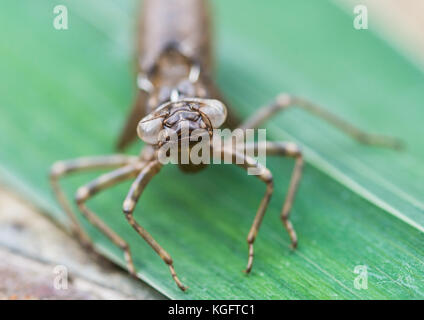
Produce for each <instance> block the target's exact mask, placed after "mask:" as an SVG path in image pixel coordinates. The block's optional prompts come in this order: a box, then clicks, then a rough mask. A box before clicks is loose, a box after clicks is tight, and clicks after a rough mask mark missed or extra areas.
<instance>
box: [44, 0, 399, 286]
mask: <svg viewBox="0 0 424 320" xmlns="http://www.w3.org/2000/svg"><path fill="white" fill-rule="evenodd" d="M140 30H141V31H140V35H139V40H140V41H139V60H138V66H139V70H138V76H137V84H138V92H137V99H136V102H135V104H134V107H133V109H132V112H131V113H130V116H129V118H128V120H127V123H126V126H125V128H124V130H123V133H122V135H121V137H120V139H119V142H118V148H119V149H123V148H124V147H125V146H127V145H128V144H129V143H130V142H131V141H132V140H133V138H135V137H136V135H137V133H138V136H139V138H141V139H142V140H143V141H144V142H145V143H146V144H145V146H144V147H143V149H142V151H141V153H140V155H139V156H129V155H123V154H122V155H109V156H98V157H87V158H81V159H75V160H69V161H59V162H57V163H55V164H54V165H53V167H52V170H51V183H52V186H53V190H54V191H55V193H56V196H57V198H58V200H59V201H60V203H61V204H62V206H63V207H64V209H65V211H66V213H67V214H68V215H69V217H70V218H71V220H72V221H73V226H74V231H75V233H76V234H77V235H78V236H79V237H80V239H81V240H82V241H84V242H89V239H88V237H87V236H86V234H85V233H84V231H83V230H82V228H81V227H80V226H79V224H78V222H77V219H76V218H75V215H74V213H73V212H72V210H71V208H70V206H69V204H68V202H67V201H66V199H65V195H64V193H63V191H62V190H61V188H60V186H59V183H58V180H59V178H60V177H62V176H64V175H67V174H69V173H73V172H78V171H82V170H87V169H98V168H116V169H115V170H114V171H111V172H110V173H106V174H103V175H101V176H100V177H98V178H97V179H95V180H93V181H92V182H90V183H88V184H86V185H85V186H82V187H80V188H79V189H78V191H77V193H76V196H75V200H76V203H77V205H78V207H79V209H80V210H81V212H82V213H83V214H84V216H85V217H86V218H87V219H88V220H89V221H90V222H91V223H92V224H93V225H94V226H96V227H97V228H98V229H99V230H101V231H102V232H103V233H104V234H105V235H106V236H108V237H109V238H110V239H111V240H112V241H113V242H114V243H115V244H116V245H117V246H119V247H120V248H122V250H123V251H124V254H125V259H126V261H127V265H128V269H129V271H130V272H131V273H132V274H135V269H134V265H133V262H132V257H131V252H130V247H129V246H128V244H127V243H126V242H125V241H124V240H123V239H122V238H121V237H120V236H119V235H118V234H116V233H115V232H114V231H113V230H112V229H111V228H110V227H109V226H107V225H106V224H105V223H104V222H103V221H102V220H101V219H100V218H99V217H98V216H97V215H96V213H94V212H93V211H91V210H90V209H89V208H88V207H87V206H86V201H87V200H88V199H90V198H91V197H93V196H94V195H96V194H97V193H99V192H100V191H102V190H104V189H105V188H108V187H110V186H112V185H114V184H117V183H119V182H122V181H124V180H127V179H134V182H133V184H132V186H131V188H130V190H129V192H128V195H127V196H126V198H125V200H124V202H123V212H124V215H125V217H126V219H127V220H128V222H129V223H130V224H131V226H132V227H133V228H134V229H135V230H136V231H137V233H138V234H139V235H140V236H141V237H142V238H143V239H144V240H145V241H146V242H147V243H148V244H149V245H150V246H151V247H152V248H153V250H155V251H156V252H157V254H158V255H159V256H160V257H161V258H162V259H163V261H164V262H165V263H166V264H167V265H168V266H169V269H170V272H171V275H172V277H173V278H174V280H175V282H176V284H177V285H178V287H179V288H180V289H182V290H185V288H186V287H185V286H183V284H182V283H181V282H180V280H179V279H178V277H177V275H176V273H175V270H174V266H173V260H172V258H171V256H170V255H169V254H168V253H167V252H166V251H165V250H164V249H163V248H162V247H161V246H160V244H159V243H157V242H156V240H155V239H154V238H153V237H152V236H151V235H150V234H149V233H148V232H147V230H145V229H144V228H143V227H142V226H141V225H140V224H139V223H138V222H137V221H136V220H135V219H134V216H133V212H134V209H135V206H136V203H137V201H138V200H139V198H140V196H141V194H142V192H143V190H144V188H145V187H146V185H147V184H148V183H149V182H150V180H151V179H152V178H153V177H154V176H155V175H156V174H157V173H158V172H159V170H160V169H161V167H162V166H163V165H162V163H161V162H160V161H159V160H158V149H159V148H160V147H161V146H163V145H165V144H166V143H168V140H167V135H166V134H163V133H161V132H164V131H165V132H170V131H171V132H173V133H175V134H176V135H177V136H178V135H179V134H180V132H181V128H182V124H183V123H185V124H186V125H187V126H188V128H189V130H195V129H204V130H206V131H207V132H208V133H209V134H210V135H212V131H213V129H214V128H219V127H221V126H222V125H224V126H225V127H229V128H235V127H238V128H241V129H249V128H252V129H253V128H258V127H259V126H260V125H262V124H263V123H264V122H265V120H267V119H268V118H270V117H271V116H273V115H274V114H275V113H277V112H280V111H283V110H286V109H288V108H289V107H291V106H297V107H300V108H302V109H304V110H306V111H309V112H311V113H313V114H315V115H317V116H319V117H321V118H323V119H325V120H326V121H328V122H329V123H331V124H333V125H335V126H336V127H338V128H339V129H341V130H342V131H344V132H345V133H347V134H349V135H350V136H352V137H353V138H355V139H357V140H358V141H359V142H362V143H366V144H374V145H381V146H386V147H397V146H399V144H398V142H397V141H395V140H393V139H390V138H386V137H382V136H375V135H369V134H367V133H364V132H362V131H360V130H358V129H356V128H355V127H353V126H352V125H350V124H349V123H347V122H345V121H343V120H341V119H340V118H338V117H336V116H335V115H333V114H331V113H329V112H328V111H325V110H324V109H322V108H320V107H318V106H316V105H315V104H312V103H310V102H308V101H305V100H303V99H300V98H296V97H292V96H290V95H287V94H281V95H279V96H278V97H277V98H276V99H275V101H273V102H272V103H271V104H270V105H268V106H265V107H263V108H261V109H259V110H258V112H257V113H255V114H254V115H253V116H252V117H251V118H249V119H247V120H246V121H245V122H243V123H242V124H240V125H237V123H238V122H237V120H236V118H235V117H234V116H233V114H232V110H231V109H227V107H226V106H225V105H224V103H223V102H222V97H221V96H220V94H219V92H218V90H217V89H216V87H215V85H214V84H213V81H212V80H211V44H210V26H209V14H208V10H207V3H206V1H201V0H145V1H144V6H143V19H142V20H141V25H140ZM246 148H256V149H257V148H264V149H265V150H266V153H267V154H268V155H279V156H286V157H291V158H293V159H294V160H295V165H294V169H293V174H292V177H291V181H290V184H289V188H288V191H287V196H286V199H285V201H284V204H283V207H282V210H281V220H282V222H283V225H284V227H285V228H286V229H287V232H288V234H289V236H290V239H291V243H292V247H293V248H295V247H296V246H297V236H296V232H295V230H294V228H293V226H292V224H291V223H290V220H289V214H290V209H291V207H292V203H293V200H294V197H295V193H296V190H297V186H298V183H299V181H300V178H301V172H302V166H303V158H302V153H301V151H300V148H299V147H298V146H297V145H296V144H294V143H291V142H266V143H265V144H261V145H254V146H248V147H246ZM246 148H245V149H246ZM233 149H234V150H233ZM233 149H231V148H230V149H228V148H222V149H220V150H215V151H217V153H218V155H220V156H221V157H224V156H230V157H236V156H237V157H240V158H242V160H243V161H242V162H241V163H239V164H237V165H238V166H240V167H242V168H244V169H246V170H247V169H249V168H259V169H261V170H260V174H259V175H257V176H256V177H257V178H259V179H260V180H261V181H263V182H264V183H265V184H266V191H265V195H264V197H263V199H262V201H261V203H260V205H259V209H258V211H257V213H256V216H255V218H254V220H253V224H252V227H251V229H250V231H249V234H248V236H247V242H248V251H249V256H248V262H247V267H246V270H245V271H246V272H247V273H248V272H250V270H251V268H252V263H253V243H254V241H255V238H256V235H257V233H258V230H259V227H260V225H261V222H262V219H263V217H264V214H265V211H266V208H267V206H268V203H269V200H270V198H271V195H272V193H273V189H274V185H273V178H272V174H271V172H270V171H269V170H268V169H267V168H265V167H262V166H261V165H260V164H259V163H257V162H256V161H255V160H254V159H252V158H251V157H249V156H248V155H246V154H244V152H243V150H242V151H240V150H239V149H235V148H233ZM180 151H184V150H180ZM180 167H181V169H182V170H184V171H197V170H199V169H201V168H202V167H203V166H201V165H194V164H192V163H189V164H185V165H180Z"/></svg>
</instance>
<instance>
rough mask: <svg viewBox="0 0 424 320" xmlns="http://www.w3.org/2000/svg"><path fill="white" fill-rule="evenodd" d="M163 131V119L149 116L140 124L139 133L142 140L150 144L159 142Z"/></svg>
mask: <svg viewBox="0 0 424 320" xmlns="http://www.w3.org/2000/svg"><path fill="white" fill-rule="evenodd" d="M162 129H163V118H162V117H156V118H154V117H153V116H152V115H148V116H146V117H144V118H143V119H141V121H140V122H139V123H138V127H137V133H138V136H139V137H140V139H141V140H143V141H144V142H146V143H148V144H153V145H155V144H157V143H158V142H159V133H160V132H161V130H162Z"/></svg>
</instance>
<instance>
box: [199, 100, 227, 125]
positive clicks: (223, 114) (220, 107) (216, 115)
mask: <svg viewBox="0 0 424 320" xmlns="http://www.w3.org/2000/svg"><path fill="white" fill-rule="evenodd" d="M202 103H203V104H204V106H202V107H200V108H199V110H200V111H201V112H202V113H204V114H205V115H206V116H207V117H208V119H209V121H210V122H211V124H212V127H214V128H219V127H220V126H221V125H222V124H223V123H224V122H225V119H226V118H227V108H226V107H225V105H224V104H223V103H222V102H221V101H218V100H215V99H202Z"/></svg>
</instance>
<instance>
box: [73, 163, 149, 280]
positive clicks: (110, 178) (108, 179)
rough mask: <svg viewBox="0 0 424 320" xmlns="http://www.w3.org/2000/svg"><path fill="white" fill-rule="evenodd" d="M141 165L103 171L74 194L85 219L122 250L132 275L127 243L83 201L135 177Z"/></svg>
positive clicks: (131, 263)
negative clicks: (107, 171)
mask: <svg viewBox="0 0 424 320" xmlns="http://www.w3.org/2000/svg"><path fill="white" fill-rule="evenodd" d="M142 166H143V163H141V162H139V163H137V164H129V165H126V166H124V167H121V168H119V169H116V170H114V171H112V172H109V173H105V174H103V175H101V176H100V177H98V178H96V179H94V180H93V181H91V182H89V183H88V184H86V185H84V186H82V187H80V188H79V189H78V190H77V192H76V194H75V201H76V203H77V205H78V207H79V209H80V210H81V212H82V213H83V214H84V216H85V217H86V218H87V220H88V221H89V222H90V223H92V224H93V225H94V226H95V227H97V228H98V229H99V230H100V231H101V232H102V233H103V234H104V235H106V236H107V237H108V238H109V239H110V240H111V241H112V242H113V243H114V244H115V245H117V246H118V247H119V248H121V249H122V250H123V251H124V255H125V260H126V262H127V266H128V271H129V272H130V273H131V274H132V275H135V274H136V273H135V268H134V264H133V261H132V257H131V252H130V248H129V245H128V244H127V243H126V242H125V241H124V240H123V239H122V238H121V237H120V236H119V235H118V234H116V233H115V232H114V231H113V230H112V229H110V228H109V227H108V226H107V225H106V224H105V223H104V222H103V221H102V220H101V219H100V218H99V217H98V216H97V215H96V214H95V213H94V212H93V211H91V210H90V209H89V208H88V207H87V206H86V204H85V202H86V201H87V200H88V199H90V198H91V197H93V196H94V195H96V194H97V193H99V192H100V191H102V190H104V189H106V188H108V187H111V186H113V185H115V184H117V183H119V182H122V181H124V180H127V179H129V178H132V177H136V176H137V174H138V173H139V172H140V170H141V169H142Z"/></svg>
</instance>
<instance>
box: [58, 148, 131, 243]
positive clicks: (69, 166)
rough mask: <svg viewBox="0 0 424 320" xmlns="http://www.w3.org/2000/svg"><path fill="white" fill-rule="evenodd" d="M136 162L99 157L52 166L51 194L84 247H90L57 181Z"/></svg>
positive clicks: (63, 162)
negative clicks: (72, 175)
mask: <svg viewBox="0 0 424 320" xmlns="http://www.w3.org/2000/svg"><path fill="white" fill-rule="evenodd" d="M136 161H138V158H137V157H129V156H125V155H110V156H99V157H84V158H78V159H73V160H67V161H58V162H56V163H54V164H53V166H52V167H51V170H50V183H51V186H52V189H53V192H54V193H55V195H56V198H57V199H58V201H59V203H60V205H61V206H62V207H63V209H64V210H65V212H66V214H67V215H68V217H69V219H70V220H71V222H72V232H73V233H74V234H75V235H76V236H77V237H78V239H79V240H80V241H81V242H82V243H83V244H84V245H85V246H91V241H90V239H89V237H88V236H87V235H86V234H85V232H84V231H83V229H82V228H81V226H80V225H79V223H78V220H77V218H76V216H75V214H74V213H73V212H72V209H71V206H70V204H69V202H68V200H67V199H66V196H65V193H64V192H63V190H62V188H61V187H60V183H59V179H60V178H61V177H63V176H66V175H68V174H71V173H74V172H80V171H85V170H91V169H105V168H114V167H119V166H123V165H126V164H129V163H133V162H136Z"/></svg>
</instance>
